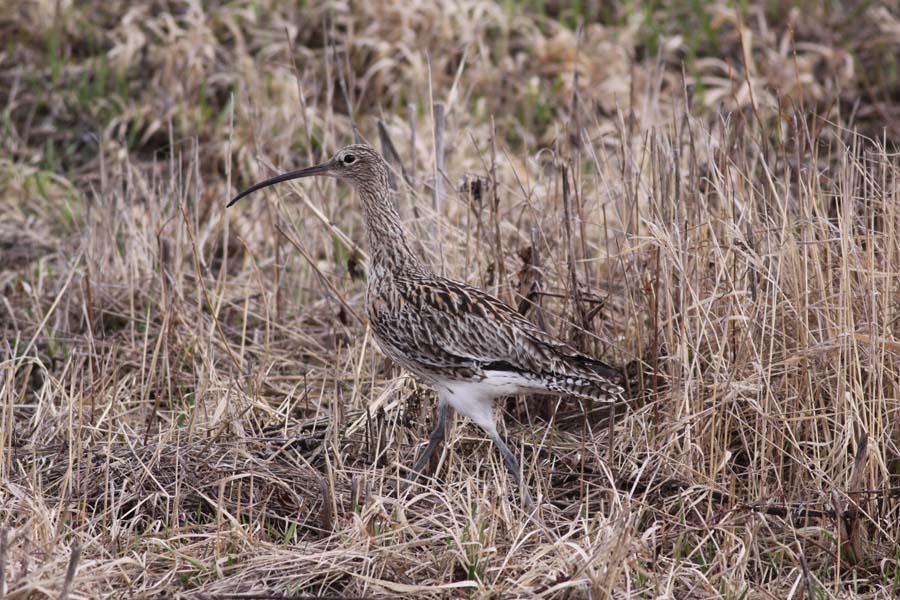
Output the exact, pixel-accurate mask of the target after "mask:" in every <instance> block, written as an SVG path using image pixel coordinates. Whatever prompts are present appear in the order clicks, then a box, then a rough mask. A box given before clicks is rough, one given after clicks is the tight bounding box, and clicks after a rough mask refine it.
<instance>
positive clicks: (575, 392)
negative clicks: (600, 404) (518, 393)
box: [544, 363, 624, 401]
mask: <svg viewBox="0 0 900 600" xmlns="http://www.w3.org/2000/svg"><path fill="white" fill-rule="evenodd" d="M601 364H602V363H601ZM619 380H621V375H619ZM544 385H545V386H546V387H547V389H548V390H550V391H552V392H556V393H557V394H562V395H564V396H574V397H576V398H581V399H583V400H598V401H606V400H611V399H613V398H617V397H618V396H619V395H620V394H621V393H622V392H623V391H624V390H623V389H622V387H621V386H619V385H617V384H616V383H614V382H613V381H610V380H609V379H607V378H606V377H604V376H599V377H598V376H594V377H586V376H579V375H559V374H552V375H545V376H544Z"/></svg>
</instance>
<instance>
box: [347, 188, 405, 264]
mask: <svg viewBox="0 0 900 600" xmlns="http://www.w3.org/2000/svg"><path fill="white" fill-rule="evenodd" d="M378 187H379V188H381V189H368V187H367V186H360V188H359V195H360V201H361V204H362V209H363V219H364V221H365V227H366V241H367V242H368V245H369V260H370V262H371V265H372V266H373V267H375V268H377V269H379V270H382V271H388V272H396V271H403V270H408V269H416V268H419V260H418V259H417V258H416V256H415V254H413V251H412V248H410V245H409V242H408V241H407V240H406V232H405V231H404V230H403V226H402V225H401V224H400V214H399V213H398V212H397V207H396V206H395V205H394V202H393V199H392V198H391V197H390V196H389V195H388V193H387V186H386V185H385V186H383V187H382V186H378Z"/></svg>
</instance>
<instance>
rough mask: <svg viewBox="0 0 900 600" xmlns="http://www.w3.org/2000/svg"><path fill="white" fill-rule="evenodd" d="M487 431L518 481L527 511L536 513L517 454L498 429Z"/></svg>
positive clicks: (511, 473)
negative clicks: (523, 478) (523, 479)
mask: <svg viewBox="0 0 900 600" xmlns="http://www.w3.org/2000/svg"><path fill="white" fill-rule="evenodd" d="M485 431H486V432H487V434H488V436H489V437H490V438H491V440H492V441H493V442H494V443H495V444H496V445H497V450H499V451H500V456H502V457H503V462H504V463H506V468H507V469H508V470H509V473H510V475H512V476H513V478H514V479H515V480H516V485H518V486H519V490H521V492H522V495H523V497H524V498H525V509H526V510H527V511H528V512H534V501H533V500H532V499H531V494H530V493H529V492H528V488H527V487H526V486H525V484H524V482H523V481H522V467H520V466H519V461H518V460H516V456H515V454H513V453H512V451H511V450H510V449H509V446H507V445H506V442H504V441H503V438H501V437H500V434H499V433H497V429H496V428H491V429H485Z"/></svg>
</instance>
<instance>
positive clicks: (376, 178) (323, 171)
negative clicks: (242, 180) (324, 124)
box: [228, 144, 387, 206]
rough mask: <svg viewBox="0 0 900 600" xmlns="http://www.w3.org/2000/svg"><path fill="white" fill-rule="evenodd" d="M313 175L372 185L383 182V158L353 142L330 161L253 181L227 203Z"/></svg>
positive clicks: (385, 172)
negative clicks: (284, 182) (269, 187)
mask: <svg viewBox="0 0 900 600" xmlns="http://www.w3.org/2000/svg"><path fill="white" fill-rule="evenodd" d="M314 175H324V176H327V177H337V178H338V179H343V180H346V181H347V182H348V183H351V184H353V185H354V187H359V186H362V185H367V184H373V183H375V182H381V181H382V180H385V181H386V176H387V166H386V164H385V162H384V159H382V158H381V156H380V155H379V154H378V152H376V151H375V149H374V148H372V147H371V146H367V145H365V144H353V145H351V146H346V147H344V148H341V150H339V151H338V153H337V154H335V155H334V157H332V159H331V160H329V161H326V162H323V163H322V164H318V165H315V166H312V167H306V168H303V169H297V170H296V171H290V172H288V173H283V174H281V175H276V176H275V177H270V178H269V179H266V180H265V181H260V182H259V183H257V184H254V185H252V186H250V187H249V188H247V189H246V190H244V191H243V192H241V193H240V194H238V195H237V196H235V197H234V198H233V199H232V200H231V202H229V203H228V206H231V205H232V204H234V203H235V202H237V201H238V200H240V199H241V198H243V197H244V196H247V195H250V194H252V193H253V192H255V191H257V190H260V189H262V188H264V187H268V186H270V185H274V184H276V183H281V182H282V181H288V180H290V179H299V178H301V177H312V176H314Z"/></svg>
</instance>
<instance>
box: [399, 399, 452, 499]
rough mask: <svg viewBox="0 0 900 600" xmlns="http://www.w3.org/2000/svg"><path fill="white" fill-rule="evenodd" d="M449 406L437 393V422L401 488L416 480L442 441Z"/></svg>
mask: <svg viewBox="0 0 900 600" xmlns="http://www.w3.org/2000/svg"><path fill="white" fill-rule="evenodd" d="M449 408H450V407H449V406H448V405H447V402H446V400H444V398H443V396H442V395H440V394H439V395H438V416H437V422H436V423H435V425H434V430H432V432H431V435H430V436H429V437H428V446H426V447H425V451H424V452H422V456H420V457H419V460H417V461H416V464H414V465H413V468H412V474H411V475H410V477H409V480H408V482H407V483H405V484H403V486H402V489H406V487H407V486H408V485H409V484H410V483H412V482H413V481H415V480H416V477H418V476H419V474H420V473H421V471H422V469H423V468H424V467H425V465H427V464H428V461H429V460H431V455H432V454H434V451H435V449H436V448H437V447H438V445H439V444H440V443H441V442H442V441H443V439H444V428H445V426H446V424H447V412H448V409H449Z"/></svg>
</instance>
